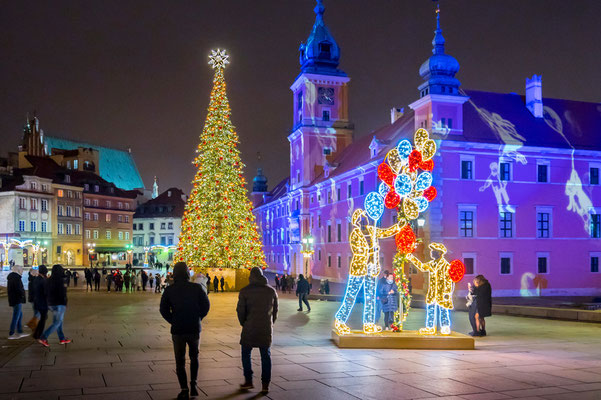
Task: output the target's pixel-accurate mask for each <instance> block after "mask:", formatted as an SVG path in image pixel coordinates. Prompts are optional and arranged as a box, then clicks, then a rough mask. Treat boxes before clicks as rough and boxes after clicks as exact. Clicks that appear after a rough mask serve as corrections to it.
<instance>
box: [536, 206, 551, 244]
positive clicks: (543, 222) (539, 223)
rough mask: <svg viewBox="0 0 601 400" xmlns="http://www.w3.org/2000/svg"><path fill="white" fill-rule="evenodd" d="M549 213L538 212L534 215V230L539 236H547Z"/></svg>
mask: <svg viewBox="0 0 601 400" xmlns="http://www.w3.org/2000/svg"><path fill="white" fill-rule="evenodd" d="M550 219H551V218H550V214H549V213H547V212H539V213H537V217H536V232H537V237H539V238H548V237H549V232H550Z"/></svg>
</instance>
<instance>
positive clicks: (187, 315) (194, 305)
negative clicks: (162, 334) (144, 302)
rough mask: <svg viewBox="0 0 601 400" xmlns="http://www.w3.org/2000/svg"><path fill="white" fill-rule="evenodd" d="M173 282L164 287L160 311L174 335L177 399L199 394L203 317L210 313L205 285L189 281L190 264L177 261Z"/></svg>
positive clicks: (172, 336)
mask: <svg viewBox="0 0 601 400" xmlns="http://www.w3.org/2000/svg"><path fill="white" fill-rule="evenodd" d="M173 279H174V283H173V285H170V286H168V287H167V288H165V291H164V292H163V296H162V297H161V306H160V311H161V315H162V316H163V318H165V321H167V322H169V323H170V324H171V338H172V340H173V352H174V353H175V370H176V373H177V379H178V381H179V385H180V387H181V389H182V390H181V392H180V393H179V395H178V396H177V398H178V400H182V399H188V398H190V396H198V389H197V387H196V379H197V377H198V344H199V341H200V331H201V328H202V327H201V320H202V319H203V318H204V317H205V316H206V315H207V313H208V312H209V307H210V304H209V298H208V296H207V294H206V293H205V291H204V290H203V289H202V287H201V286H200V285H198V284H196V283H192V282H190V281H189V279H190V275H189V274H188V267H187V266H186V263H184V262H178V263H177V264H175V266H174V268H173ZM186 345H188V354H189V356H190V388H188V379H187V376H186Z"/></svg>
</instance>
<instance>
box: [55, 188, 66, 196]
mask: <svg viewBox="0 0 601 400" xmlns="http://www.w3.org/2000/svg"><path fill="white" fill-rule="evenodd" d="M56 195H57V196H58V197H64V196H65V192H64V191H63V189H59V190H57V191H56Z"/></svg>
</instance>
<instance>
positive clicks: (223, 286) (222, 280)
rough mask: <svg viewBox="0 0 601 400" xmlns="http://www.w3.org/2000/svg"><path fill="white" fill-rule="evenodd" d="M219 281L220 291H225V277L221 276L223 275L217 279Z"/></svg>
mask: <svg viewBox="0 0 601 400" xmlns="http://www.w3.org/2000/svg"><path fill="white" fill-rule="evenodd" d="M219 283H220V284H221V293H223V292H225V279H224V278H223V276H222V277H221V279H220V280H219Z"/></svg>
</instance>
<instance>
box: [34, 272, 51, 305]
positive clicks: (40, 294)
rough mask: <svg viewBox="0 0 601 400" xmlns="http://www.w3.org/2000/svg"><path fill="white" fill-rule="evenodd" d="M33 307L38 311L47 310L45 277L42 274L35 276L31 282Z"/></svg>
mask: <svg viewBox="0 0 601 400" xmlns="http://www.w3.org/2000/svg"><path fill="white" fill-rule="evenodd" d="M31 286H32V292H33V307H34V308H35V309H36V310H38V311H46V310H48V300H47V299H46V297H47V293H46V278H44V277H43V276H42V275H38V276H36V277H35V278H34V279H33V281H32V283H31Z"/></svg>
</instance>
